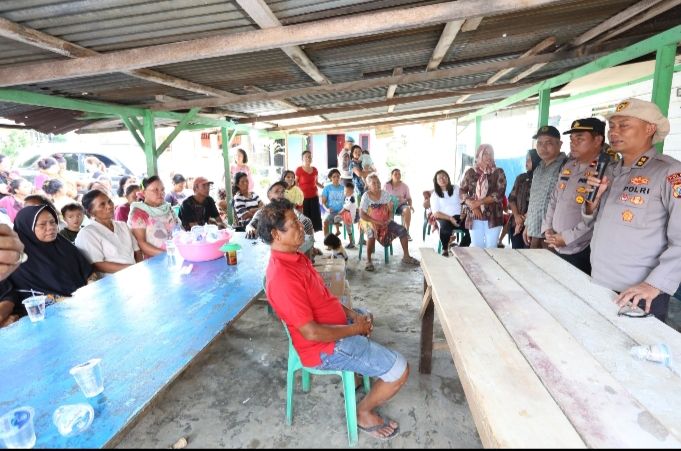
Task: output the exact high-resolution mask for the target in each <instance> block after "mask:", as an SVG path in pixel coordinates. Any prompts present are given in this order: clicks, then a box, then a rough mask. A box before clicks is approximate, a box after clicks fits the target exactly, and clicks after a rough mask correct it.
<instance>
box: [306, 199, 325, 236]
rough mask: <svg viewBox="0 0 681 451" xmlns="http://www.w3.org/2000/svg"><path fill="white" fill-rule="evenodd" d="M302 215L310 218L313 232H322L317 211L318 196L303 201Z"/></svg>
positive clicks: (320, 220) (320, 214)
mask: <svg viewBox="0 0 681 451" xmlns="http://www.w3.org/2000/svg"><path fill="white" fill-rule="evenodd" d="M303 214H304V215H305V216H307V217H308V218H310V221H312V227H313V228H314V231H315V232H319V231H320V230H322V213H321V211H320V210H319V196H315V197H310V198H305V199H303Z"/></svg>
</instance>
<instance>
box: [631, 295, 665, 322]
mask: <svg viewBox="0 0 681 451" xmlns="http://www.w3.org/2000/svg"><path fill="white" fill-rule="evenodd" d="M638 306H639V307H641V308H642V309H645V308H646V302H645V301H640V302H639V303H638ZM650 313H652V314H653V316H654V317H655V318H657V319H659V320H660V321H662V322H663V323H664V322H666V321H667V315H668V314H669V295H668V294H667V293H660V294H658V295H657V297H656V298H655V299H653V303H652V304H651V305H650Z"/></svg>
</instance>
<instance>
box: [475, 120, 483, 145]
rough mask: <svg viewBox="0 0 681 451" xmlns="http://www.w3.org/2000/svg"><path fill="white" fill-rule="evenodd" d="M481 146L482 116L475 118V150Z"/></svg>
mask: <svg viewBox="0 0 681 451" xmlns="http://www.w3.org/2000/svg"><path fill="white" fill-rule="evenodd" d="M480 144H482V116H475V148H476V149H477V148H478V147H480Z"/></svg>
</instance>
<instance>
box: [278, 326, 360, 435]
mask: <svg viewBox="0 0 681 451" xmlns="http://www.w3.org/2000/svg"><path fill="white" fill-rule="evenodd" d="M282 324H283V325H284V330H285V331H286V336H287V337H288V371H287V373H286V423H287V424H288V425H289V426H290V425H291V424H292V423H293V388H294V385H295V377H296V371H298V370H303V373H302V385H303V391H304V392H306V393H307V392H309V391H310V374H314V375H319V376H321V375H336V376H340V377H341V379H342V380H343V398H344V399H345V422H346V424H347V427H348V443H349V445H350V446H357V442H358V436H357V401H356V399H355V373H354V372H352V371H330V370H317V369H314V368H308V367H306V366H303V363H302V362H301V361H300V357H299V356H298V353H297V352H296V350H295V348H294V347H293V342H292V341H291V335H290V334H289V332H288V327H286V324H285V323H284V322H283V321H282ZM362 379H363V381H364V392H365V393H369V390H370V389H371V381H370V380H369V377H368V376H363V377H362Z"/></svg>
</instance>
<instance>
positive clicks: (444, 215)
mask: <svg viewBox="0 0 681 451" xmlns="http://www.w3.org/2000/svg"><path fill="white" fill-rule="evenodd" d="M433 190H434V192H433V194H432V195H431V196H430V208H431V211H432V212H433V216H435V219H437V223H438V225H439V226H440V227H439V228H440V242H441V243H442V255H443V256H445V257H448V256H449V239H450V238H451V236H452V233H454V230H463V232H464V236H463V238H462V240H461V243H459V246H462V247H463V246H470V243H471V238H470V234H469V232H468V230H466V229H465V228H464V226H463V219H462V218H461V200H460V199H459V187H458V186H456V185H452V182H451V180H450V179H449V174H447V171H445V170H442V169H440V170H439V171H437V172H436V173H435V176H434V177H433Z"/></svg>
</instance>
